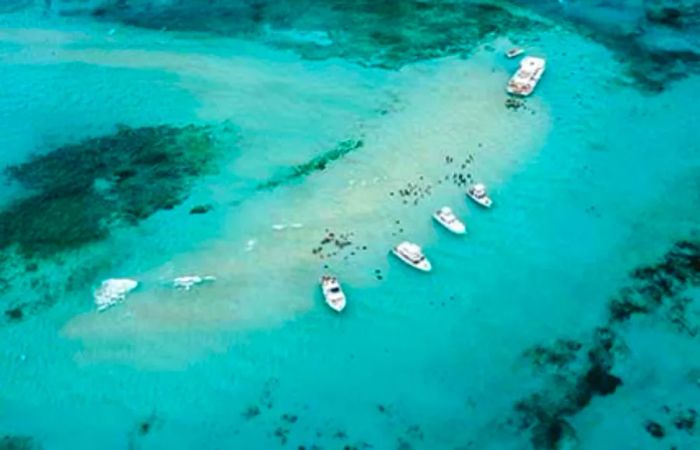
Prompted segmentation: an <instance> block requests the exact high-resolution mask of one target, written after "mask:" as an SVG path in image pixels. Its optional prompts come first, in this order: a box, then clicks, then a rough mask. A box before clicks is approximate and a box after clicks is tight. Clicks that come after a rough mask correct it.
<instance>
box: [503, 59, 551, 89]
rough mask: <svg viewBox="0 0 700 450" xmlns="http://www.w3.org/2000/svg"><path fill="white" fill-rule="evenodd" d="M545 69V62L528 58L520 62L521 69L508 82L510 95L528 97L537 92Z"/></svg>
mask: <svg viewBox="0 0 700 450" xmlns="http://www.w3.org/2000/svg"><path fill="white" fill-rule="evenodd" d="M544 69H545V60H544V59H542V58H535V57H534V56H526V57H525V58H523V60H522V61H520V68H519V69H518V71H517V72H515V74H514V75H513V76H512V77H511V79H510V81H508V87H507V88H506V89H507V90H508V93H510V94H515V95H520V96H523V97H525V96H528V95H530V94H532V91H534V90H535V86H537V83H538V82H539V81H540V78H541V77H542V74H543V73H544Z"/></svg>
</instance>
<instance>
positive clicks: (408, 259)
mask: <svg viewBox="0 0 700 450" xmlns="http://www.w3.org/2000/svg"><path fill="white" fill-rule="evenodd" d="M391 252H392V253H393V254H394V255H396V257H398V258H399V259H400V260H401V261H403V262H405V263H406V264H408V265H409V266H411V267H413V268H414V269H418V270H420V271H422V272H430V271H431V270H432V268H433V267H432V265H431V264H430V261H428V258H426V257H425V255H424V254H423V250H422V249H421V248H420V246H419V245H417V244H414V243H412V242H408V241H403V242H401V243H400V244H399V245H397V246H396V247H394V248H393V249H391Z"/></svg>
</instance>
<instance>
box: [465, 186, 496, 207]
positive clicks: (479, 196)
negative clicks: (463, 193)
mask: <svg viewBox="0 0 700 450" xmlns="http://www.w3.org/2000/svg"><path fill="white" fill-rule="evenodd" d="M467 196H468V197H469V198H471V199H472V200H474V201H475V202H476V203H478V204H479V205H481V206H483V207H484V208H490V207H491V205H492V204H493V200H491V197H489V194H488V193H487V192H486V186H484V185H483V184H481V183H477V184H475V185H473V186H472V187H470V188H469V189H468V190H467Z"/></svg>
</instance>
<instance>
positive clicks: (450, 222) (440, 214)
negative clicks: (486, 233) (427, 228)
mask: <svg viewBox="0 0 700 450" xmlns="http://www.w3.org/2000/svg"><path fill="white" fill-rule="evenodd" d="M433 219H435V221H436V222H437V223H439V224H440V225H442V226H443V227H445V228H447V229H448V230H450V231H451V232H453V233H454V234H464V233H466V232H467V227H466V226H465V225H464V222H462V221H461V220H459V219H458V218H457V216H456V215H455V213H454V212H453V211H452V208H450V207H449V206H443V207H442V208H440V209H438V210H437V211H435V213H434V214H433Z"/></svg>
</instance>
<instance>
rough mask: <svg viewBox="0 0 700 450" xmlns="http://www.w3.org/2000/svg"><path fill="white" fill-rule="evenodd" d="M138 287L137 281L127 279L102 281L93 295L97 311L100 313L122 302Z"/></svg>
mask: <svg viewBox="0 0 700 450" xmlns="http://www.w3.org/2000/svg"><path fill="white" fill-rule="evenodd" d="M138 285H139V282H138V281H136V280H131V279H129V278H109V279H107V280H104V281H103V282H102V284H100V287H99V288H97V289H96V290H95V292H94V293H93V296H94V298H95V305H97V310H98V311H100V312H101V311H104V310H106V309H108V308H110V307H112V306H114V305H116V304H117V303H119V302H122V301H124V299H125V298H126V296H127V295H128V294H129V293H130V292H131V291H133V290H134V289H136V287H137V286H138Z"/></svg>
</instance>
